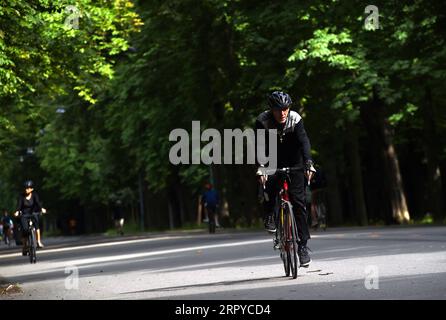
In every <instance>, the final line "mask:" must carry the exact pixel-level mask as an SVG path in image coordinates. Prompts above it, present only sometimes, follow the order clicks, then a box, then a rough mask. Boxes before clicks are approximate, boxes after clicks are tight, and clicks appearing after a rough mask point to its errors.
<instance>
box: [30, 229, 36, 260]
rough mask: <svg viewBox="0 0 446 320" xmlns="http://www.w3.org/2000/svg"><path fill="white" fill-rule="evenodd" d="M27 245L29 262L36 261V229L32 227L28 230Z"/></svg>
mask: <svg viewBox="0 0 446 320" xmlns="http://www.w3.org/2000/svg"><path fill="white" fill-rule="evenodd" d="M28 246H29V262H30V263H36V260H37V257H36V249H37V240H36V229H34V228H31V230H30V231H29V239H28Z"/></svg>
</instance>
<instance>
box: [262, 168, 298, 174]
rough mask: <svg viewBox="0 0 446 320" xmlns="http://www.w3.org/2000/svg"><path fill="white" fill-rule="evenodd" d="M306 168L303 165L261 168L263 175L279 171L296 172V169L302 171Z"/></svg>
mask: <svg viewBox="0 0 446 320" xmlns="http://www.w3.org/2000/svg"><path fill="white" fill-rule="evenodd" d="M303 169H304V168H303V167H285V168H277V169H266V168H261V169H260V170H261V171H262V173H263V175H264V176H265V175H273V174H276V173H277V172H280V173H290V172H295V171H302V170H303Z"/></svg>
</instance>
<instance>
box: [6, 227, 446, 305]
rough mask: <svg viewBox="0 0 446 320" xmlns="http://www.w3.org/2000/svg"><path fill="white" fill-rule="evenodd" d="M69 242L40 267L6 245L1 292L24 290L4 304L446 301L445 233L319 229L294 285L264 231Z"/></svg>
mask: <svg viewBox="0 0 446 320" xmlns="http://www.w3.org/2000/svg"><path fill="white" fill-rule="evenodd" d="M68 239H70V238H68ZM92 239H93V240H94V242H93V241H91V240H92ZM72 240H76V241H78V242H76V243H73V242H72V241H69V240H64V241H60V242H59V243H54V240H53V241H51V240H50V239H47V244H49V245H48V246H47V247H46V248H45V249H43V250H41V251H38V262H37V264H35V265H31V264H29V263H28V260H27V259H26V258H25V257H22V256H21V254H20V253H18V252H17V249H15V250H4V249H3V250H2V249H0V276H1V278H0V281H1V282H2V283H3V287H4V286H5V284H10V283H12V284H18V285H19V287H20V288H21V290H22V292H21V293H16V294H5V295H1V296H0V299H186V300H188V299H211V300H213V299H219V300H227V299H231V300H243V299H250V300H251V299H265V300H270V299H279V300H282V299H285V300H289V299H446V227H416V228H365V229H364V228H355V229H333V230H331V231H327V232H318V233H315V234H313V239H312V240H311V241H310V248H311V249H312V251H313V253H312V259H313V262H312V264H311V266H310V267H309V268H308V269H303V268H301V269H299V276H298V278H297V279H295V280H293V279H291V278H286V277H284V272H283V266H282V263H281V260H280V259H279V257H278V252H277V251H273V249H272V239H271V237H270V236H268V235H267V234H266V233H264V232H229V231H222V232H220V233H217V234H215V235H212V236H211V235H208V234H205V233H195V234H178V235H156V236H155V235H151V236H149V237H146V238H134V239H127V240H119V241H112V242H110V241H108V242H102V243H98V242H100V239H97V238H90V241H89V243H86V242H85V238H82V239H80V238H72ZM81 240H82V241H81ZM51 243H53V244H51ZM3 247H4V245H3ZM76 273H78V275H79V277H78V278H77V279H78V282H76V278H75V277H74V275H75V274H76ZM376 276H377V277H376ZM373 279H374V280H373ZM372 280H373V281H372Z"/></svg>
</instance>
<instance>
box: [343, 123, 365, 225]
mask: <svg viewBox="0 0 446 320" xmlns="http://www.w3.org/2000/svg"><path fill="white" fill-rule="evenodd" d="M347 149H348V150H347V154H348V158H349V162H350V166H351V171H350V172H348V173H349V175H350V177H351V196H352V197H353V198H352V200H353V215H354V216H356V217H357V221H358V223H359V224H360V225H361V226H366V225H367V224H368V219H367V210H366V206H365V200H364V186H363V181H362V170H361V159H360V156H359V143H358V128H357V127H356V125H355V124H349V125H348V135H347Z"/></svg>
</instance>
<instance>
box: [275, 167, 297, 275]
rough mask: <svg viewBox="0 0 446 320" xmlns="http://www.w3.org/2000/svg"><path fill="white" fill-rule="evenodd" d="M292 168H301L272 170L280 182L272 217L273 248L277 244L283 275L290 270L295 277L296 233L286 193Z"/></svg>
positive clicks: (290, 205)
mask: <svg viewBox="0 0 446 320" xmlns="http://www.w3.org/2000/svg"><path fill="white" fill-rule="evenodd" d="M292 170H301V168H282V169H277V170H274V172H273V173H274V174H276V173H277V174H278V179H279V183H280V191H279V193H278V194H277V197H276V202H275V207H274V218H275V221H276V226H277V228H276V233H275V239H274V243H275V248H276V245H277V244H278V245H279V250H280V257H281V258H282V261H283V264H284V268H285V275H286V276H289V275H290V271H291V273H292V276H293V278H294V279H295V278H296V277H297V269H298V267H297V265H298V257H297V243H298V241H299V239H298V233H297V225H296V221H295V218H294V213H293V209H292V208H293V206H292V204H291V202H290V199H289V195H288V182H289V181H290V178H289V173H290V172H291V171H292Z"/></svg>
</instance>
